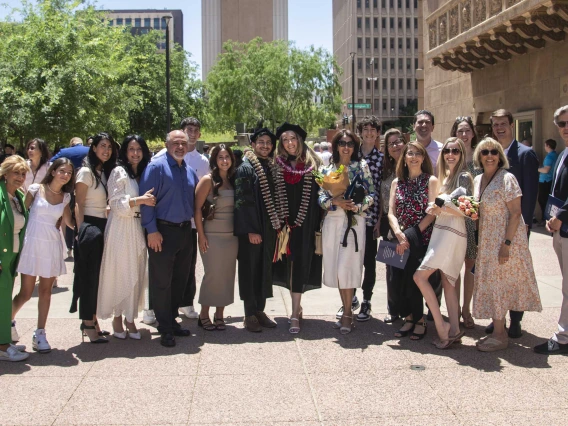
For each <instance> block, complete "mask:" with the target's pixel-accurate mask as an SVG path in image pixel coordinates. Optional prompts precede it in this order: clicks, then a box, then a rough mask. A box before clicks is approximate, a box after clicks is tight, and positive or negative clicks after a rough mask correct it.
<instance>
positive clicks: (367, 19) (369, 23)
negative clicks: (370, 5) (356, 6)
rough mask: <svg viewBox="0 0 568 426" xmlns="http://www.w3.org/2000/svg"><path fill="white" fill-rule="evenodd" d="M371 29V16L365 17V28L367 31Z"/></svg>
mask: <svg viewBox="0 0 568 426" xmlns="http://www.w3.org/2000/svg"><path fill="white" fill-rule="evenodd" d="M370 29H371V18H365V30H366V31H369V30H370Z"/></svg>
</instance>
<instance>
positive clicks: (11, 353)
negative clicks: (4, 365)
mask: <svg viewBox="0 0 568 426" xmlns="http://www.w3.org/2000/svg"><path fill="white" fill-rule="evenodd" d="M29 356H30V354H29V353H27V352H20V351H19V350H17V349H16V347H15V346H9V347H8V349H6V352H4V351H0V361H10V362H17V361H23V360H24V359H27V358H28V357H29Z"/></svg>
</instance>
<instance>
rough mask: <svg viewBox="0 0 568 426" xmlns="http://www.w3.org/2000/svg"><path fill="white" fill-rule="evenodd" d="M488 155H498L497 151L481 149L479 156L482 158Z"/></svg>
mask: <svg viewBox="0 0 568 426" xmlns="http://www.w3.org/2000/svg"><path fill="white" fill-rule="evenodd" d="M489 154H491V155H495V156H497V155H499V150H497V149H482V150H481V155H483V156H484V157H487V156H488V155H489Z"/></svg>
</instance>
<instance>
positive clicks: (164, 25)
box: [162, 18, 168, 30]
mask: <svg viewBox="0 0 568 426" xmlns="http://www.w3.org/2000/svg"><path fill="white" fill-rule="evenodd" d="M167 27H168V24H167V23H166V20H165V19H164V18H162V29H163V30H165V29H166V28H167Z"/></svg>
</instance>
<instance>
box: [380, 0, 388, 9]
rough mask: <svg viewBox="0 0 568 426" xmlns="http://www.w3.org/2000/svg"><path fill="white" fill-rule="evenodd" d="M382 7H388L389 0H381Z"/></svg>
mask: <svg viewBox="0 0 568 426" xmlns="http://www.w3.org/2000/svg"><path fill="white" fill-rule="evenodd" d="M381 7H382V8H383V9H386V8H387V0H381Z"/></svg>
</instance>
